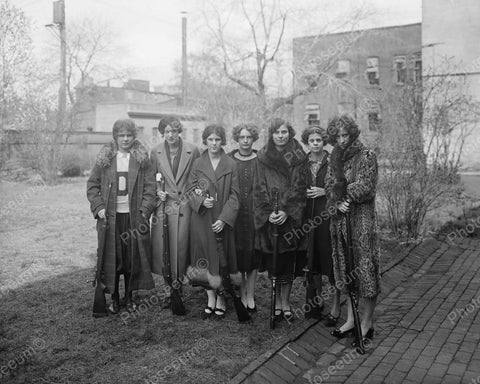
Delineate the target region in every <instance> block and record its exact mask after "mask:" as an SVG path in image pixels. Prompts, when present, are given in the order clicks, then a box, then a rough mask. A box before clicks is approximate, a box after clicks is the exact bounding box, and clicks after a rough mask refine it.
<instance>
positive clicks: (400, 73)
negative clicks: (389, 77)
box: [393, 56, 407, 85]
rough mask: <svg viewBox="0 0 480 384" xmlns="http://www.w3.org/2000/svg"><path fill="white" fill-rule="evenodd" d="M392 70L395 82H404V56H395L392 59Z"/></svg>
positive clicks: (405, 70)
mask: <svg viewBox="0 0 480 384" xmlns="http://www.w3.org/2000/svg"><path fill="white" fill-rule="evenodd" d="M393 70H394V72H395V73H394V76H395V82H396V83H397V84H399V85H401V84H405V81H406V80H407V66H406V60H405V56H396V57H395V58H394V59H393Z"/></svg>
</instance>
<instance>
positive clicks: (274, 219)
mask: <svg viewBox="0 0 480 384" xmlns="http://www.w3.org/2000/svg"><path fill="white" fill-rule="evenodd" d="M287 217H288V216H287V213H286V212H285V211H278V213H275V212H272V213H271V214H270V216H269V218H268V221H270V222H271V223H272V224H276V225H282V224H283V223H284V222H285V220H287Z"/></svg>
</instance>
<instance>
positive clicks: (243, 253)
mask: <svg viewBox="0 0 480 384" xmlns="http://www.w3.org/2000/svg"><path fill="white" fill-rule="evenodd" d="M233 139H234V140H235V141H236V142H237V143H238V149H236V150H234V151H232V152H230V153H229V156H230V157H231V158H232V159H233V160H235V162H236V164H237V174H238V182H239V189H240V196H239V198H240V209H239V211H238V216H237V221H236V223H235V227H234V232H235V249H236V252H237V260H238V269H239V271H240V272H241V274H242V284H241V286H240V296H241V299H242V303H243V305H244V306H245V307H246V308H247V309H248V310H249V311H250V312H255V311H256V309H257V307H256V305H255V282H256V279H257V271H258V265H259V257H258V254H257V252H255V249H254V246H255V227H254V223H253V181H254V178H255V175H256V174H257V172H258V170H257V168H258V159H257V151H255V150H254V149H253V143H254V142H255V141H256V140H258V128H257V127H256V126H255V125H253V124H240V125H237V126H236V127H234V128H233Z"/></svg>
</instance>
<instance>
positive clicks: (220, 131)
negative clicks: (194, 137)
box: [202, 124, 227, 146]
mask: <svg viewBox="0 0 480 384" xmlns="http://www.w3.org/2000/svg"><path fill="white" fill-rule="evenodd" d="M212 133H214V134H215V135H218V136H219V137H220V138H221V139H222V143H221V145H222V146H223V145H225V144H227V134H226V133H225V128H223V127H222V126H221V125H218V124H210V125H208V126H206V127H205V129H204V130H203V132H202V141H203V144H204V145H207V138H208V136H210V135H211V134H212Z"/></svg>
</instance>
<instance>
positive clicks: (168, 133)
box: [164, 125, 180, 145]
mask: <svg viewBox="0 0 480 384" xmlns="http://www.w3.org/2000/svg"><path fill="white" fill-rule="evenodd" d="M164 136H165V140H166V141H167V142H168V144H172V145H175V144H177V143H178V142H179V141H180V133H179V132H178V128H173V127H172V126H170V125H167V126H166V127H165V131H164Z"/></svg>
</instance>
